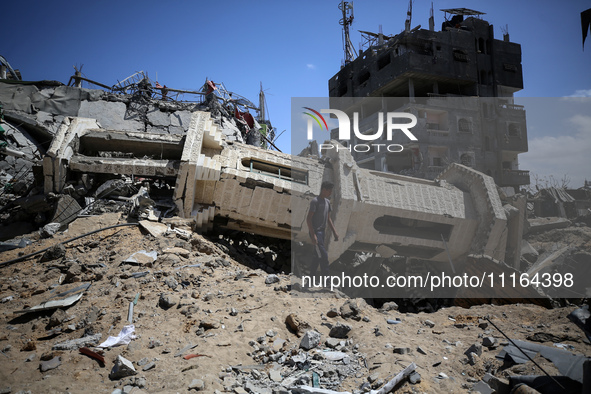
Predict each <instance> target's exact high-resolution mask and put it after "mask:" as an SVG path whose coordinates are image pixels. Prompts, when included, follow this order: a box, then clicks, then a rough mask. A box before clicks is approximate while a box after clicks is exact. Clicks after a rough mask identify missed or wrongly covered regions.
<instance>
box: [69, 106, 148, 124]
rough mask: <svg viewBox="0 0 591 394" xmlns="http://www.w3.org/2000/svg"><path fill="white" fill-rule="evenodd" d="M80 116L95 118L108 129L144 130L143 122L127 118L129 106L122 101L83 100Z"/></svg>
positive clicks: (79, 111)
mask: <svg viewBox="0 0 591 394" xmlns="http://www.w3.org/2000/svg"><path fill="white" fill-rule="evenodd" d="M78 116H80V117H84V118H94V119H96V120H97V121H98V122H99V123H100V124H101V126H102V127H103V128H105V129H108V130H119V131H144V123H143V122H140V121H138V120H134V119H128V118H127V107H126V105H125V104H124V103H121V102H113V101H82V102H81V103H80V109H79V110H78Z"/></svg>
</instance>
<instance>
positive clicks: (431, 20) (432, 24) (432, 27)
mask: <svg viewBox="0 0 591 394" xmlns="http://www.w3.org/2000/svg"><path fill="white" fill-rule="evenodd" d="M429 30H431V31H435V17H434V16H433V2H431V11H430V12H429Z"/></svg>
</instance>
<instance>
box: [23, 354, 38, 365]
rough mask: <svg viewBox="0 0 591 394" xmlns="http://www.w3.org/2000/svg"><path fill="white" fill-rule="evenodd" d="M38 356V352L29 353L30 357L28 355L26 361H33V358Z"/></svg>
mask: <svg viewBox="0 0 591 394" xmlns="http://www.w3.org/2000/svg"><path fill="white" fill-rule="evenodd" d="M36 357H37V353H33V354H30V355H29V357H27V358H26V359H25V362H26V363H28V362H31V361H33V360H34V359H35V358H36Z"/></svg>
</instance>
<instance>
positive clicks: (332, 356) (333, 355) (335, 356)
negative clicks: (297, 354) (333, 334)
mask: <svg viewBox="0 0 591 394" xmlns="http://www.w3.org/2000/svg"><path fill="white" fill-rule="evenodd" d="M323 354H324V357H325V358H326V359H327V360H330V361H339V360H342V359H344V358H345V357H348V355H347V353H343V352H324V353H323Z"/></svg>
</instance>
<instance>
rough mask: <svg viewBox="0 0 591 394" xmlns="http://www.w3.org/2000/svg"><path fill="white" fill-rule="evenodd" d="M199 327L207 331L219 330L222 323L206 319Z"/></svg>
mask: <svg viewBox="0 0 591 394" xmlns="http://www.w3.org/2000/svg"><path fill="white" fill-rule="evenodd" d="M199 327H203V329H205V330H210V329H212V328H213V329H218V328H220V322H219V321H217V320H214V319H213V318H206V319H203V320H201V323H199Z"/></svg>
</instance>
